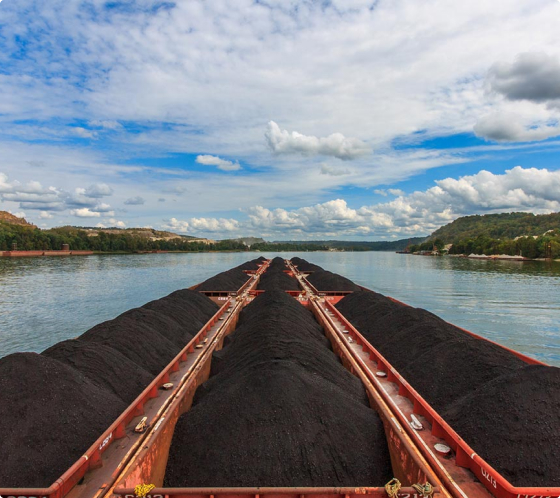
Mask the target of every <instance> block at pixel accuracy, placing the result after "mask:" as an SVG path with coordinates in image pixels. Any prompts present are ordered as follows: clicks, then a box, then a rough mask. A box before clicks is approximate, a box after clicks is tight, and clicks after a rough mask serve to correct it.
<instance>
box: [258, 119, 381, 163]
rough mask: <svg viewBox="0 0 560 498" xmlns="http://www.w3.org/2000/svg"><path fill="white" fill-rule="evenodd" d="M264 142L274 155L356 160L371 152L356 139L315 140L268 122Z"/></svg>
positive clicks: (333, 135)
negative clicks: (318, 156) (320, 156)
mask: <svg viewBox="0 0 560 498" xmlns="http://www.w3.org/2000/svg"><path fill="white" fill-rule="evenodd" d="M264 136H265V138H266V142H267V144H268V146H269V147H270V149H271V150H272V151H273V152H274V153H275V154H302V155H304V156H316V155H322V156H333V157H337V158H338V159H343V160H349V159H357V158H358V157H361V156H364V155H366V154H368V153H370V152H371V149H370V148H369V147H368V146H367V145H366V144H365V143H364V142H362V141H361V140H359V139H357V138H346V137H345V136H344V135H343V134H342V133H333V134H332V135H329V136H328V137H324V138H317V137H314V136H308V135H302V134H301V133H298V132H297V131H292V132H291V133H290V132H289V131H288V130H281V129H280V127H279V126H278V125H277V124H276V123H275V122H274V121H269V123H268V126H267V128H266V131H265V134H264Z"/></svg>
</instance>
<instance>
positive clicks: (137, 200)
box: [124, 195, 146, 206]
mask: <svg viewBox="0 0 560 498" xmlns="http://www.w3.org/2000/svg"><path fill="white" fill-rule="evenodd" d="M145 202H146V200H145V199H144V198H142V197H140V196H139V195H137V196H136V197H130V198H129V199H127V200H126V201H124V203H125V204H126V205H127V206H141V205H142V204H144V203H145Z"/></svg>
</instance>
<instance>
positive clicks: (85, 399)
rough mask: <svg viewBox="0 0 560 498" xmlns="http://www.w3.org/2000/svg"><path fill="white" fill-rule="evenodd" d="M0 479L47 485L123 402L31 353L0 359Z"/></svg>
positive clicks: (64, 367) (117, 412)
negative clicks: (0, 431)
mask: <svg viewBox="0 0 560 498" xmlns="http://www.w3.org/2000/svg"><path fill="white" fill-rule="evenodd" d="M0 400H1V402H0V420H2V426H3V428H2V437H1V438H0V461H1V462H2V463H1V465H0V484H1V486H2V487H16V488H17V487H26V488H29V487H36V488H42V487H49V486H50V485H51V484H53V483H54V482H55V481H56V480H57V479H58V478H59V477H60V476H61V475H62V474H63V473H64V472H65V471H66V470H67V469H68V468H69V467H70V466H71V465H72V464H74V463H75V462H76V461H77V460H78V459H79V458H80V457H81V456H82V455H83V454H84V453H85V452H86V451H87V449H88V448H89V447H90V446H91V445H92V444H93V443H94V442H95V441H96V440H97V439H98V438H99V436H101V434H102V433H103V432H104V431H105V430H106V429H107V428H108V427H109V426H110V425H111V423H112V422H113V421H114V420H115V419H116V418H117V417H118V416H119V415H120V414H121V413H122V412H123V411H124V410H125V408H126V404H125V403H124V402H123V401H122V400H120V399H119V398H117V397H116V396H115V395H113V394H112V393H110V392H109V391H106V390H104V389H101V388H99V387H98V386H96V385H95V384H93V383H92V382H90V380H89V379H88V378H87V377H85V376H84V375H82V374H81V373H80V372H78V371H77V370H75V369H73V368H71V367H69V366H67V365H64V364H63V363H61V362H59V361H57V360H54V359H51V358H48V357H46V356H42V355H39V354H36V353H16V354H12V355H9V356H6V357H4V358H2V359H0Z"/></svg>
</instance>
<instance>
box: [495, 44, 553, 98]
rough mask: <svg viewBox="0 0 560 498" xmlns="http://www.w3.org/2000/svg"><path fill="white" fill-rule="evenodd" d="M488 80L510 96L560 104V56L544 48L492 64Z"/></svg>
mask: <svg viewBox="0 0 560 498" xmlns="http://www.w3.org/2000/svg"><path fill="white" fill-rule="evenodd" d="M488 80H489V84H490V87H491V89H492V90H493V91H495V92H497V93H499V94H501V95H503V96H504V97H505V98H506V99H509V100H528V101H531V102H538V103H543V102H544V103H547V104H549V105H551V106H558V105H560V59H559V58H558V57H557V56H552V55H548V54H545V53H543V52H527V53H522V54H519V55H518V56H517V58H516V59H515V61H514V62H511V63H510V62H501V63H498V64H495V65H494V66H492V68H491V69H490V71H489V73H488Z"/></svg>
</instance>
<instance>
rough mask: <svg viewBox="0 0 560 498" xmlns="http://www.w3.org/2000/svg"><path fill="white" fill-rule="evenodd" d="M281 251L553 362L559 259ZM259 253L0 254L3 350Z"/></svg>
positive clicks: (31, 346) (75, 327) (89, 321)
mask: <svg viewBox="0 0 560 498" xmlns="http://www.w3.org/2000/svg"><path fill="white" fill-rule="evenodd" d="M263 255H264V256H267V257H268V256H271V257H272V256H276V254H268V253H263ZM281 255H282V256H283V257H286V258H289V257H291V256H293V255H298V256H300V257H304V258H305V259H307V260H309V261H312V262H314V263H316V264H319V265H321V266H323V267H325V268H326V269H328V270H331V271H334V272H337V273H340V274H342V275H345V276H346V277H348V278H350V279H352V280H354V281H355V282H357V283H360V284H362V285H365V286H366V287H369V288H371V289H373V290H375V291H378V292H381V293H383V294H386V295H389V296H392V297H395V298H397V299H400V300H401V301H404V302H406V303H408V304H411V305H413V306H419V307H422V308H426V309H428V310H429V311H431V312H433V313H436V314H437V315H439V316H441V317H442V318H444V319H446V320H448V321H450V322H452V323H454V324H456V325H459V326H461V327H464V328H466V329H469V330H471V331H473V332H476V333H478V334H480V335H483V336H485V337H488V338H489V339H492V340H495V341H497V342H500V343H502V344H504V345H506V346H509V347H511V348H513V349H516V350H518V351H521V352H524V353H526V354H528V355H530V356H533V357H535V358H538V359H540V360H542V361H545V362H547V363H550V364H553V365H557V366H560V263H542V262H527V263H520V262H511V261H495V262H492V261H476V260H467V259H462V258H461V259H459V258H433V257H421V256H407V255H401V254H394V253H388V252H366V253H282V254H281ZM257 256H258V254H255V253H245V254H243V253H231V254H230V253H228V254H223V253H222V254H146V255H125V256H121V255H119V256H110V255H103V256H88V257H75V258H24V259H10V258H0V357H2V356H5V355H7V354H10V353H13V352H16V351H36V352H40V351H43V350H44V349H45V348H47V347H49V346H51V345H52V344H54V343H55V342H58V341H61V340H64V339H68V338H70V337H76V336H78V335H80V334H82V333H83V332H85V331H86V330H88V329H89V328H91V327H92V326H94V325H95V324H97V323H99V322H102V321H104V320H108V319H111V318H114V317H115V316H117V315H118V314H120V313H122V312H123V311H126V310H128V309H130V308H133V307H137V306H140V305H142V304H144V303H146V302H148V301H151V300H153V299H157V298H160V297H163V296H165V295H167V294H169V293H170V292H173V291H174V290H177V289H182V288H185V287H190V286H191V285H194V284H196V283H198V282H200V281H202V280H205V279H206V278H208V277H210V276H212V275H214V274H216V273H218V272H220V271H223V270H226V269H228V268H231V267H232V266H235V265H238V264H240V263H242V262H244V261H247V260H248V259H253V258H255V257H257Z"/></svg>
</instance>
